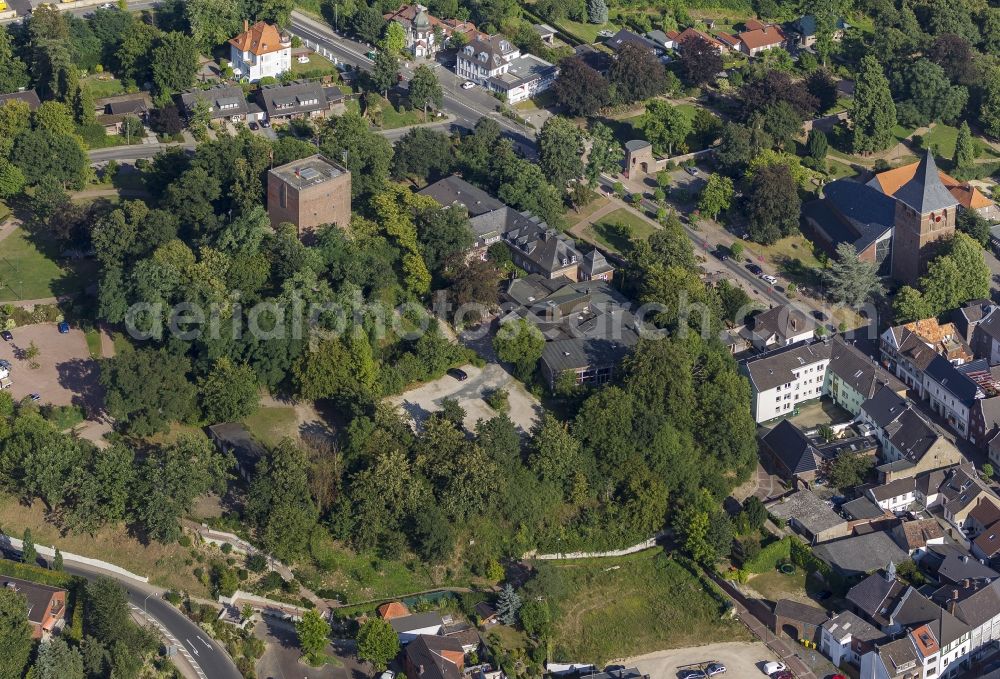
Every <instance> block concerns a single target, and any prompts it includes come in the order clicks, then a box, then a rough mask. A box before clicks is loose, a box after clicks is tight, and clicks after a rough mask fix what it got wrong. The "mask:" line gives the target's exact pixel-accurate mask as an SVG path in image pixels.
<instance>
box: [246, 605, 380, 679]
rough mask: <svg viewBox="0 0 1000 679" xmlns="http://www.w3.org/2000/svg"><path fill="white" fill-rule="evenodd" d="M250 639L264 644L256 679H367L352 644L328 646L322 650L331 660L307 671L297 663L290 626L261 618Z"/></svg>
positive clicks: (297, 656)
mask: <svg viewBox="0 0 1000 679" xmlns="http://www.w3.org/2000/svg"><path fill="white" fill-rule="evenodd" d="M254 636H256V637H257V638H258V639H262V640H263V641H264V643H265V644H267V650H265V651H264V655H263V656H261V658H260V660H258V661H257V676H258V677H260V679H368V677H369V673H368V668H367V667H365V666H364V665H362V664H360V663H359V662H358V661H357V659H356V658H355V657H354V654H355V652H356V649H355V648H354V645H353V642H337V641H335V642H331V643H330V644H329V645H327V647H326V652H327V655H329V656H332V657H333V658H334V660H333V661H332V662H331V663H329V664H327V665H324V666H323V667H309V666H308V665H306V664H305V663H304V662H302V661H301V660H300V658H301V657H302V651H300V650H299V646H298V640H297V639H296V636H295V627H294V626H293V625H291V623H286V622H282V621H280V620H275V619H274V618H265V619H264V620H263V621H261V622H258V623H257V626H256V627H255V628H254Z"/></svg>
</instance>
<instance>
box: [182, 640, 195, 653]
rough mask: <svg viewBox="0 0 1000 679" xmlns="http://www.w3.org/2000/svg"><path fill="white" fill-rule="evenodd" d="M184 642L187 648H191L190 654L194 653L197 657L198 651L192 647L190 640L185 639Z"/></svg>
mask: <svg viewBox="0 0 1000 679" xmlns="http://www.w3.org/2000/svg"><path fill="white" fill-rule="evenodd" d="M184 641H186V642H187V644H188V646H190V647H191V652H192V653H194V654H195V655H198V649H197V648H195V647H194V642H193V641H191V640H190V639H185V640H184Z"/></svg>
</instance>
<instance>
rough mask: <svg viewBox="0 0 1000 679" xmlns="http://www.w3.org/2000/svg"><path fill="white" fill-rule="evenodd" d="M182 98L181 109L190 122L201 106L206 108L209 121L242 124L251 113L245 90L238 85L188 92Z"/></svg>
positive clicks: (218, 86) (182, 94)
mask: <svg viewBox="0 0 1000 679" xmlns="http://www.w3.org/2000/svg"><path fill="white" fill-rule="evenodd" d="M180 98H181V107H182V108H183V110H184V113H185V115H186V116H187V118H188V120H191V118H192V117H193V116H194V114H195V112H196V111H197V109H198V107H200V106H203V107H204V108H205V111H206V113H208V118H209V120H227V121H229V122H234V123H235V122H242V121H244V120H246V119H247V117H248V114H249V113H250V108H249V107H248V106H247V100H246V97H244V96H243V89H242V88H241V87H239V86H237V85H217V86H215V87H212V88H210V89H207V90H188V91H187V92H183V93H181V95H180Z"/></svg>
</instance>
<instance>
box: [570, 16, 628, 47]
mask: <svg viewBox="0 0 1000 679" xmlns="http://www.w3.org/2000/svg"><path fill="white" fill-rule="evenodd" d="M559 27H560V28H562V29H563V30H564V31H566V32H567V33H569V34H570V35H572V36H573V37H575V38H576V39H577V40H582V41H583V42H585V43H588V44H589V43H592V42H597V41H598V39H599V38H598V36H597V33H598V31H611V32H612V33H615V32H617V31H618V29H619V28H620V27H619V26H616V25H615V24H612V23H607V24H591V23H584V22H580V21H570V20H569V19H562V20H561V21H559Z"/></svg>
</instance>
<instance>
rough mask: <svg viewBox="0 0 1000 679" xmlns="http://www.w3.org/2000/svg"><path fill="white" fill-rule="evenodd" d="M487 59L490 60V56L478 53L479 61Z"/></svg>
mask: <svg viewBox="0 0 1000 679" xmlns="http://www.w3.org/2000/svg"><path fill="white" fill-rule="evenodd" d="M489 58H490V56H489V55H488V54H486V52H480V53H479V60H480V61H486V60H487V59H489Z"/></svg>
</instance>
